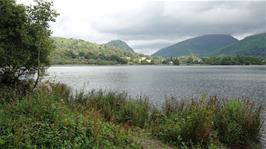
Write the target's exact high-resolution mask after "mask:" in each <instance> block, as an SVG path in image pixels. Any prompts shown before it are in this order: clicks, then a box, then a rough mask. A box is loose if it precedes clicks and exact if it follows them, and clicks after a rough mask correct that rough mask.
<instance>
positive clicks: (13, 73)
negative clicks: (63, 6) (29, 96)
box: [0, 0, 58, 85]
mask: <svg viewBox="0 0 266 149" xmlns="http://www.w3.org/2000/svg"><path fill="white" fill-rule="evenodd" d="M35 2H36V5H31V6H25V5H20V4H16V2H15V1H14V0H1V1H0V57H1V58H0V84H5V85H15V84H17V83H18V82H19V80H20V77H29V76H30V75H31V74H35V73H36V72H37V71H38V70H40V69H43V68H44V67H45V66H47V65H49V60H48V55H49V53H50V51H51V50H52V48H53V46H52V40H51V39H50V35H51V33H52V32H51V30H49V22H50V21H55V18H56V16H57V15H58V14H57V13H56V11H55V10H53V9H52V6H53V3H52V2H47V1H43V0H36V1H35Z"/></svg>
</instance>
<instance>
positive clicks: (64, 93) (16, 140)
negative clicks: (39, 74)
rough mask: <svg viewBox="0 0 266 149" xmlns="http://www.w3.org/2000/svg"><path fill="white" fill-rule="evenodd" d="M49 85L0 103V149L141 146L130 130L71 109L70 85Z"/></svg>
mask: <svg viewBox="0 0 266 149" xmlns="http://www.w3.org/2000/svg"><path fill="white" fill-rule="evenodd" d="M51 85H52V88H53V90H52V91H48V90H36V91H35V92H34V93H32V94H31V95H29V96H25V97H23V99H20V100H15V101H13V102H5V103H2V104H0V148H128V147H130V148H140V146H139V145H138V144H137V143H135V142H134V140H133V139H132V138H131V135H130V129H124V128H123V127H121V126H119V125H116V124H113V123H110V122H107V121H105V120H103V119H102V118H101V117H99V116H97V114H95V112H93V111H88V112H86V113H81V112H79V111H76V110H74V109H73V108H71V107H70V106H69V105H68V104H67V103H65V101H67V98H69V96H68V95H69V88H68V87H66V86H65V85H61V84H51Z"/></svg>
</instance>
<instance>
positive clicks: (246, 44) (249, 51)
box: [217, 33, 266, 57]
mask: <svg viewBox="0 0 266 149" xmlns="http://www.w3.org/2000/svg"><path fill="white" fill-rule="evenodd" d="M217 54H218V55H229V56H235V55H241V56H257V57H265V56H266V33H261V34H256V35H252V36H248V37H246V38H244V39H243V40H240V41H238V42H236V43H234V44H232V45H230V46H227V47H225V48H222V49H220V50H219V51H218V53H217Z"/></svg>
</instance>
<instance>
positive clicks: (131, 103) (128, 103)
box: [71, 90, 150, 128]
mask: <svg viewBox="0 0 266 149" xmlns="http://www.w3.org/2000/svg"><path fill="white" fill-rule="evenodd" d="M71 101H72V106H74V107H79V109H82V110H85V111H86V110H92V111H97V112H98V113H100V114H101V115H102V116H103V118H104V119H106V120H107V121H112V122H117V123H123V124H126V125H133V126H138V127H141V128H143V127H144V126H145V123H146V121H147V120H148V118H149V110H150V106H149V103H148V100H147V99H137V100H136V99H131V98H130V97H129V96H128V95H127V93H126V92H122V93H119V92H111V91H110V92H104V91H102V90H99V91H94V90H93V91H90V92H88V93H87V94H85V93H84V92H80V93H78V94H76V95H75V96H73V97H72V98H71Z"/></svg>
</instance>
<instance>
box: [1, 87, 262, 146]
mask: <svg viewBox="0 0 266 149" xmlns="http://www.w3.org/2000/svg"><path fill="white" fill-rule="evenodd" d="M51 87H52V90H51V89H49V88H47V87H46V86H39V87H38V89H37V90H35V91H34V92H33V93H30V94H28V95H26V96H23V97H16V96H14V95H7V94H8V93H5V94H2V93H1V94H0V148H94V149H97V148H99V149H102V148H148V146H147V144H145V143H143V142H145V139H147V136H148V137H149V138H153V139H156V140H158V141H161V142H163V143H164V144H166V145H167V146H168V147H171V148H181V149H186V148H198V149H200V148H210V149H216V148H217V149H218V148H219V149H220V148H232V149H234V148H247V149H249V148H250V149H251V148H261V147H260V144H259V137H260V132H261V126H262V117H261V114H262V105H259V104H256V103H255V102H254V101H252V100H248V99H230V100H226V99H220V98H217V97H200V98H199V99H192V100H184V101H177V100H175V99H167V100H166V101H165V104H164V105H163V106H162V107H161V108H160V109H158V108H155V107H152V106H151V105H150V104H149V102H148V100H147V99H130V97H128V96H127V94H126V93H117V92H104V91H91V92H88V93H83V92H80V93H77V94H75V96H72V95H71V94H70V89H69V88H68V87H67V86H65V85H63V84H51ZM10 93H12V94H14V93H13V92H10ZM11 97H12V98H13V99H12V100H10V98H11ZM143 134H147V135H144V136H145V137H143ZM162 148H163V147H162Z"/></svg>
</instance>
